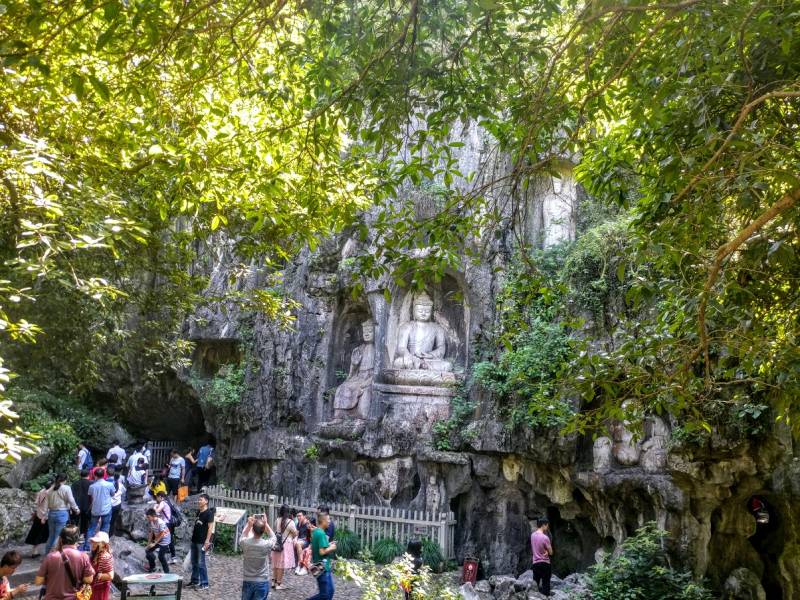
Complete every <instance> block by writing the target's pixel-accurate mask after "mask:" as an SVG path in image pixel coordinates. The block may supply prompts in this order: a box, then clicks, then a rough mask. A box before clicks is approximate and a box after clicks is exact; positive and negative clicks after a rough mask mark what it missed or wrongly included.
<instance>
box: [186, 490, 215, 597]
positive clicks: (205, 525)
mask: <svg viewBox="0 0 800 600" xmlns="http://www.w3.org/2000/svg"><path fill="white" fill-rule="evenodd" d="M208 501H209V497H208V494H200V497H199V498H198V499H197V504H198V505H199V506H200V513H199V514H198V515H197V519H196V520H195V522H194V529H192V546H191V559H192V580H191V581H190V582H189V587H194V586H197V589H198V590H207V589H208V569H207V568H206V550H208V548H209V547H210V546H211V536H212V535H213V534H214V509H213V508H209V507H208Z"/></svg>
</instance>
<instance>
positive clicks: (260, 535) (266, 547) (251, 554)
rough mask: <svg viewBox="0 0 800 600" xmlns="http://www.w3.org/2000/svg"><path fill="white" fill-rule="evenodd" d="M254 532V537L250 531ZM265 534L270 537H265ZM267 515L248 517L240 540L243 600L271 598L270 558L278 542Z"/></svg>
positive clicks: (265, 599)
mask: <svg viewBox="0 0 800 600" xmlns="http://www.w3.org/2000/svg"><path fill="white" fill-rule="evenodd" d="M251 529H252V530H253V537H249V536H250V530H251ZM264 532H266V533H267V534H268V536H267V537H266V538H265V537H264ZM276 541H277V540H276V538H275V534H274V533H273V532H272V529H270V526H269V524H268V523H267V519H266V515H257V517H248V519H247V526H246V527H245V528H244V531H243V532H242V537H241V538H240V539H239V547H240V548H241V549H242V553H243V555H244V556H243V557H242V558H243V561H242V563H243V564H242V579H243V581H242V600H267V596H269V557H270V554H271V553H272V549H273V548H274V547H275V542H276Z"/></svg>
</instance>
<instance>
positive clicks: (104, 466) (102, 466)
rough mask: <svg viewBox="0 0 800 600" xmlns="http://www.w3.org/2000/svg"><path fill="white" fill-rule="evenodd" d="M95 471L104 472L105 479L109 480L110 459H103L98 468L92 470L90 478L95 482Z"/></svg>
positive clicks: (99, 461)
mask: <svg viewBox="0 0 800 600" xmlns="http://www.w3.org/2000/svg"><path fill="white" fill-rule="evenodd" d="M95 471H102V472H103V479H108V459H107V458H101V459H100V460H98V461H97V466H96V467H95V468H94V469H92V472H91V473H90V474H89V478H90V480H91V481H94V472H95Z"/></svg>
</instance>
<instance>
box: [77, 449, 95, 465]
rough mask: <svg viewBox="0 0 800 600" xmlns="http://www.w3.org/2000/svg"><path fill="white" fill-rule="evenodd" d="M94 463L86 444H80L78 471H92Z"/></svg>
mask: <svg viewBox="0 0 800 600" xmlns="http://www.w3.org/2000/svg"><path fill="white" fill-rule="evenodd" d="M92 463H93V461H92V455H91V454H89V449H88V448H87V447H86V444H85V443H83V442H78V470H79V471H82V470H83V469H91V468H92V467H93V466H94V465H93V464H92Z"/></svg>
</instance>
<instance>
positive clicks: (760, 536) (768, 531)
mask: <svg viewBox="0 0 800 600" xmlns="http://www.w3.org/2000/svg"><path fill="white" fill-rule="evenodd" d="M753 500H757V501H758V502H760V503H762V504H763V505H764V509H765V510H766V511H767V512H768V513H769V521H768V522H766V523H763V522H757V523H756V532H755V534H754V535H752V536H750V538H749V539H750V544H751V545H752V546H753V548H755V550H756V552H758V555H759V556H760V557H761V561H762V562H763V563H764V576H763V577H762V578H761V585H762V586H763V587H764V591H765V592H766V593H767V598H769V599H770V600H773V599H774V600H780V599H781V598H783V587H782V585H781V579H782V578H781V571H780V567H779V566H778V558H779V557H780V555H781V554H782V553H783V548H784V546H785V544H786V526H785V525H786V524H785V522H784V520H783V517H782V516H781V514H780V511H778V510H777V508H776V506H775V505H774V504H772V503H770V501H769V499H768V498H766V497H765V496H764V495H761V494H757V495H755V496H753V497H752V498H751V499H750V500H749V501H748V510H751V514H753V511H752V507H753V505H754V503H753Z"/></svg>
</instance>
